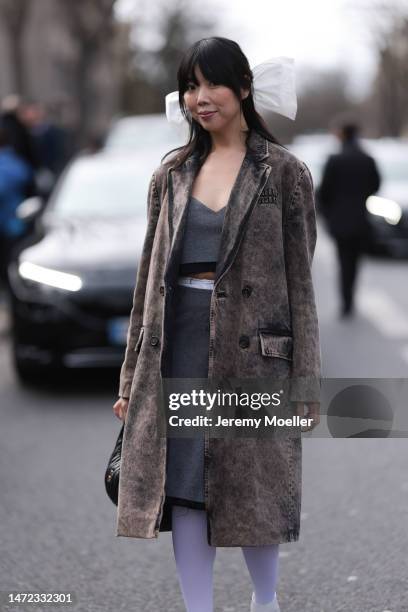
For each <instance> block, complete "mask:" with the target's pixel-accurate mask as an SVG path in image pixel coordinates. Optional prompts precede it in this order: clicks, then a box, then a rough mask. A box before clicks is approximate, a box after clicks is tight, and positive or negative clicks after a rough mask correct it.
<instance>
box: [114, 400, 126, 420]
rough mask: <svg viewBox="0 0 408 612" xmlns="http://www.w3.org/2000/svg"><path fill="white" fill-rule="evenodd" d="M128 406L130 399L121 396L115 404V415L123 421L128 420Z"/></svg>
mask: <svg viewBox="0 0 408 612" xmlns="http://www.w3.org/2000/svg"><path fill="white" fill-rule="evenodd" d="M128 406H129V400H128V399H125V398H123V397H120V398H119V399H118V400H117V401H116V402H115V403H114V404H113V412H114V413H115V416H117V417H118V419H121V421H123V422H125V420H126V414H127V410H128Z"/></svg>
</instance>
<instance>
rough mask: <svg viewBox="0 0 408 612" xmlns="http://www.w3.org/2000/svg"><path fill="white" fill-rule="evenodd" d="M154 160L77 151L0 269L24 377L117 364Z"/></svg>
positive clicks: (152, 156)
mask: <svg viewBox="0 0 408 612" xmlns="http://www.w3.org/2000/svg"><path fill="white" fill-rule="evenodd" d="M159 163H160V159H158V155H157V151H152V152H151V153H150V154H149V152H147V151H144V152H143V156H142V155H141V154H140V155H139V154H133V155H129V154H127V155H126V156H123V155H120V156H118V155H109V154H107V153H100V154H97V155H93V156H86V157H80V158H78V159H76V160H75V161H74V162H73V163H72V164H71V165H70V166H69V167H68V168H67V170H66V171H65V173H64V174H63V176H62V177H61V179H60V181H59V183H58V185H57V186H56V189H55V191H54V193H53V194H52V195H51V198H50V200H49V201H48V202H47V205H46V206H45V209H44V210H43V211H42V213H41V216H40V217H39V218H38V219H37V226H38V235H37V237H36V239H35V240H36V242H34V244H31V245H30V246H26V247H25V248H23V250H21V251H20V252H19V254H18V256H16V258H15V260H14V261H12V262H11V264H10V266H9V269H8V275H9V281H10V291H11V294H10V305H11V319H12V342H13V355H14V363H15V367H16V370H17V372H18V374H19V376H20V378H21V379H22V380H24V381H28V380H29V381H32V380H35V379H36V377H37V376H38V374H39V373H41V369H42V368H47V370H48V371H52V369H53V368H64V367H65V368H87V367H116V366H119V365H120V364H121V362H122V360H123V356H124V347H125V344H126V334H127V328H128V323H129V313H130V310H131V307H132V298H133V289H134V286H135V280H136V273H137V264H138V259H139V257H140V254H141V250H142V247H143V241H144V235H145V231H146V218H147V215H146V213H147V210H146V206H147V190H148V182H149V179H150V176H151V173H152V171H153V170H154V168H155V167H156V166H157V165H158V164H159ZM31 205H32V202H31ZM21 208H22V209H24V208H25V209H28V208H30V202H25V203H23V204H22V205H21ZM34 208H35V207H34Z"/></svg>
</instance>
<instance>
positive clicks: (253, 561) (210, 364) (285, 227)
mask: <svg viewBox="0 0 408 612" xmlns="http://www.w3.org/2000/svg"><path fill="white" fill-rule="evenodd" d="M252 79H253V77H252V73H251V69H250V67H249V64H248V61H247V59H246V57H245V55H244V54H243V53H242V51H241V49H240V47H239V46H238V45H237V44H236V43H235V42H233V41H231V40H228V39H225V38H221V37H212V38H207V39H203V40H200V41H198V42H197V43H195V44H194V45H193V46H192V47H191V48H190V49H189V50H188V51H187V52H186V54H185V55H184V57H183V59H182V62H181V64H180V67H179V70H178V83H179V96H180V106H181V109H182V112H183V113H184V115H185V117H186V118H187V119H188V121H189V123H190V139H189V142H188V144H187V145H186V146H185V147H182V148H180V149H179V150H178V151H177V154H176V156H173V157H172V158H171V160H170V161H167V162H165V163H162V164H161V166H160V167H159V168H157V170H156V171H155V172H154V173H153V176H152V179H151V182H150V187H149V194H148V227H147V232H146V238H145V242H144V247H143V252H142V257H141V261H140V263H139V270H138V276H137V281H136V287H135V292H134V302H133V308H132V312H131V317H130V325H129V331H128V338H127V348H126V354H125V360H124V363H123V365H122V370H121V376H120V385H119V395H120V399H119V400H118V401H117V402H116V403H115V405H114V407H113V409H114V413H115V414H116V416H118V417H119V418H121V419H122V420H125V431H124V438H123V445H122V462H121V476H120V485H119V503H118V523H117V535H118V536H120V535H122V536H128V537H142V538H152V537H158V533H159V531H169V530H171V531H172V537H173V544H174V553H175V560H176V565H177V569H178V574H179V579H180V585H181V589H182V592H183V597H184V601H185V604H186V607H187V610H188V612H196V611H200V612H204V611H205V612H207V611H212V610H213V603H212V568H213V562H214V558H215V553H216V547H217V546H241V547H242V551H243V554H244V557H245V561H246V563H247V566H248V570H249V573H250V576H251V579H252V581H253V585H254V593H253V595H252V602H251V611H252V612H258V611H261V610H265V611H274V612H276V611H278V610H279V606H278V602H277V598H276V580H277V567H278V548H279V543H281V542H290V541H295V540H297V539H298V537H299V523H300V494H301V476H300V474H301V438H300V436H299V435H298V436H294V437H284V438H283V437H278V438H274V439H271V438H266V439H265V438H262V439H260V438H256V437H254V436H253V437H252V438H251V437H249V438H235V439H234V438H232V439H231V438H229V437H224V438H213V437H209V436H208V435H207V432H206V433H205V435H204V436H202V437H200V436H197V437H195V438H194V439H181V438H176V437H174V438H173V437H170V436H168V435H167V434H166V433H163V430H162V425H163V410H161V408H160V406H161V400H162V395H161V393H162V381H163V379H165V380H167V381H172V380H174V379H183V378H188V379H197V378H202V379H203V378H207V377H208V378H209V379H212V378H214V377H217V378H218V377H220V378H227V379H228V378H230V377H235V378H242V379H244V378H245V379H246V378H251V377H252V378H258V377H265V378H266V377H270V378H277V379H287V378H288V377H289V376H290V377H291V383H292V384H291V387H290V398H289V399H290V402H287V404H288V405H289V406H290V407H291V409H292V414H293V415H296V414H299V415H303V414H304V406H305V403H304V402H308V403H307V413H306V414H307V416H309V417H310V418H311V419H314V420H313V421H312V423H313V424H312V425H311V426H314V425H316V424H317V423H318V422H319V414H318V393H317V392H318V388H319V384H317V385H316V384H315V383H316V381H317V382H318V381H319V376H320V347H319V332H318V323H317V316H316V308H315V302H314V292H313V285H312V279H311V269H310V268H311V263H312V258H313V252H314V247H315V241H316V225H315V210H314V199H313V187H312V181H311V177H310V172H309V170H308V169H307V167H306V166H305V165H304V164H303V163H302V162H301V161H300V160H298V159H297V158H296V157H295V156H294V155H292V154H291V153H289V152H288V151H287V150H286V149H285V148H284V147H282V146H281V145H279V144H278V143H277V141H276V140H275V138H274V137H273V136H272V135H271V134H270V133H269V131H268V130H267V128H266V126H265V123H264V121H263V120H262V118H261V116H260V115H259V114H258V113H257V112H256V110H255V106H254V99H253V92H252ZM187 383H188V381H187V382H186V384H187ZM166 399H167V398H166ZM164 404H166V402H164ZM166 425H167V423H166Z"/></svg>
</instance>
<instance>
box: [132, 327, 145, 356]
mask: <svg viewBox="0 0 408 612" xmlns="http://www.w3.org/2000/svg"><path fill="white" fill-rule="evenodd" d="M143 333H144V327H143V326H142V327H141V328H140V332H139V337H138V339H137V342H136V346H135V348H134V351H135V353H138V352H139V351H140V347H141V346H142V340H143Z"/></svg>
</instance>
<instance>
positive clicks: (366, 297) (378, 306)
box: [357, 287, 408, 340]
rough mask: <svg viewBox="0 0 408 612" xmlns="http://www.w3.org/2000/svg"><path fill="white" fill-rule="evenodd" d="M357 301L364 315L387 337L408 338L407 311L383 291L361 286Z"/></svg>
mask: <svg viewBox="0 0 408 612" xmlns="http://www.w3.org/2000/svg"><path fill="white" fill-rule="evenodd" d="M357 303H358V305H359V307H360V308H361V312H362V314H363V315H364V316H366V317H367V319H369V320H370V321H371V323H372V324H373V325H374V326H375V327H376V328H377V329H379V330H380V331H381V333H382V334H383V335H384V336H386V337H387V338H393V339H398V340H401V339H403V338H405V337H406V338H408V318H407V315H406V314H405V312H404V311H403V310H402V308H400V307H399V306H398V304H396V302H395V301H393V300H392V299H391V298H389V297H388V295H386V294H385V293H383V292H382V291H376V290H371V289H365V288H363V287H362V288H361V294H360V295H358V296H357Z"/></svg>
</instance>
